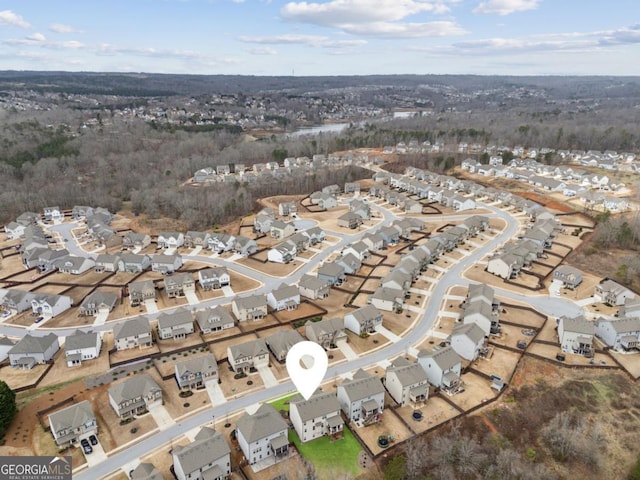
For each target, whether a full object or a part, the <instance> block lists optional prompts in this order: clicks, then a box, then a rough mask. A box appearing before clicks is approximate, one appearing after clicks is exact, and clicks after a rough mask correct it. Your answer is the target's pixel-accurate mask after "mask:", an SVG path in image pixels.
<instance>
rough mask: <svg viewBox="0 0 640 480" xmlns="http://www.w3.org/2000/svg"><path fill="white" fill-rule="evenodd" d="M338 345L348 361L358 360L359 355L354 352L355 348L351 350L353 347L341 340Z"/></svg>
mask: <svg viewBox="0 0 640 480" xmlns="http://www.w3.org/2000/svg"><path fill="white" fill-rule="evenodd" d="M337 345H338V348H339V349H340V351H341V352H342V354H343V355H344V358H346V359H347V361H350V360H355V359H356V358H358V354H357V353H356V352H354V351H353V348H351V345H349V344H348V343H347V341H346V340H340V341H339V342H338V343H337Z"/></svg>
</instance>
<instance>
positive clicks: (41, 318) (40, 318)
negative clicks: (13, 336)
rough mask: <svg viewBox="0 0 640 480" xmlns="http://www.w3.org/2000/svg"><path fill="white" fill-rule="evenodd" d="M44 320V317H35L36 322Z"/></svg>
mask: <svg viewBox="0 0 640 480" xmlns="http://www.w3.org/2000/svg"><path fill="white" fill-rule="evenodd" d="M42 320H44V317H38V318H36V319H35V322H36V323H40V322H41V321H42Z"/></svg>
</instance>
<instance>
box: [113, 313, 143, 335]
mask: <svg viewBox="0 0 640 480" xmlns="http://www.w3.org/2000/svg"><path fill="white" fill-rule="evenodd" d="M150 334H151V325H150V324H149V319H148V318H147V317H135V318H132V319H130V320H127V321H126V322H124V323H121V324H118V325H116V326H115V327H113V338H114V339H115V340H118V339H120V338H127V337H132V336H135V335H150Z"/></svg>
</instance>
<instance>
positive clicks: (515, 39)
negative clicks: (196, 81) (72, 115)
mask: <svg viewBox="0 0 640 480" xmlns="http://www.w3.org/2000/svg"><path fill="white" fill-rule="evenodd" d="M0 70H66V71H97V72H156V73H189V74H241V75H296V76H310V75H370V74H478V75H493V74H495V75H640V1H639V0H306V1H284V0H283V1H280V0H108V1H105V0H0Z"/></svg>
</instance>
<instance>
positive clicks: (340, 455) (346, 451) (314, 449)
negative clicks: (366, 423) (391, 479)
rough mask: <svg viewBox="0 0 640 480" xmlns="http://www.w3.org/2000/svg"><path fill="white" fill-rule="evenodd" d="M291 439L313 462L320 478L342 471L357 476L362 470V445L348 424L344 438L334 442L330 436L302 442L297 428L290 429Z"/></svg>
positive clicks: (301, 453) (333, 475) (305, 456)
mask: <svg viewBox="0 0 640 480" xmlns="http://www.w3.org/2000/svg"><path fill="white" fill-rule="evenodd" d="M289 441H290V442H293V443H294V444H295V446H296V448H297V449H298V451H299V452H300V455H302V456H303V457H304V458H306V459H308V460H310V461H311V463H313V465H314V467H315V468H316V473H317V474H318V477H319V478H322V479H329V478H335V477H336V475H339V474H342V473H347V474H349V475H351V476H354V477H355V476H356V475H358V474H359V473H360V472H361V468H360V466H359V465H358V453H360V450H362V447H361V446H360V444H359V443H358V441H357V440H356V439H355V437H354V436H353V433H351V430H349V428H347V426H346V425H345V427H344V438H342V440H335V441H333V442H332V441H331V440H330V439H329V437H321V438H317V439H315V440H312V441H311V442H307V443H302V442H301V441H300V439H299V438H298V435H297V434H296V432H295V430H289Z"/></svg>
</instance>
